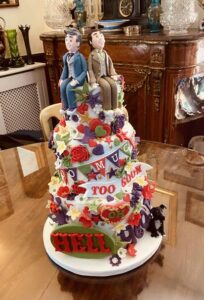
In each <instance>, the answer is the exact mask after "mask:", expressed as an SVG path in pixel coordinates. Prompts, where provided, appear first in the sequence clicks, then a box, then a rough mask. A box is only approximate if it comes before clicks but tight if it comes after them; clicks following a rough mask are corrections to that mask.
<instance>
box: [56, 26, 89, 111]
mask: <svg viewBox="0 0 204 300" xmlns="http://www.w3.org/2000/svg"><path fill="white" fill-rule="evenodd" d="M65 33H66V36H65V44H66V48H67V50H68V52H67V53H65V55H64V56H63V70H62V74H61V76H60V80H59V87H60V95H61V101H62V106H63V107H62V108H63V110H67V109H68V108H69V109H74V108H76V102H75V92H74V89H75V88H76V87H78V86H82V85H83V84H84V81H85V79H86V76H87V63H86V60H85V58H84V56H83V55H82V54H81V53H79V51H78V50H79V47H80V44H81V34H80V32H79V31H78V30H77V29H75V28H69V29H68V30H67V31H65Z"/></svg>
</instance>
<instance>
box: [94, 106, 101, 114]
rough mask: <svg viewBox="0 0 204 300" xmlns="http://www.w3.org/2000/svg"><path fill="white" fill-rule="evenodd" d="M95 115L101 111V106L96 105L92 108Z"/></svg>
mask: <svg viewBox="0 0 204 300" xmlns="http://www.w3.org/2000/svg"><path fill="white" fill-rule="evenodd" d="M93 110H94V111H95V113H97V114H99V113H100V112H101V111H102V110H103V109H102V105H101V104H96V105H95V107H94V108H93Z"/></svg>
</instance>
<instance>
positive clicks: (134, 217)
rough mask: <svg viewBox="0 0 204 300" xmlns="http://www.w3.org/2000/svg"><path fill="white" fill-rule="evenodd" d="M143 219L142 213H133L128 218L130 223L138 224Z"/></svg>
mask: <svg viewBox="0 0 204 300" xmlns="http://www.w3.org/2000/svg"><path fill="white" fill-rule="evenodd" d="M140 219H141V215H140V214H131V215H130V216H129V218H128V224H129V225H134V226H138V225H139V222H140Z"/></svg>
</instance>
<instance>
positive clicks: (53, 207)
mask: <svg viewBox="0 0 204 300" xmlns="http://www.w3.org/2000/svg"><path fill="white" fill-rule="evenodd" d="M50 211H51V212H52V213H53V214H55V213H58V212H60V208H59V206H58V205H57V204H56V203H54V202H51V203H50Z"/></svg>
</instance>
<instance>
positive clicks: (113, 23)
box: [97, 19, 129, 29]
mask: <svg viewBox="0 0 204 300" xmlns="http://www.w3.org/2000/svg"><path fill="white" fill-rule="evenodd" d="M128 21H129V19H120V20H119V19H118V20H101V21H98V22H97V24H98V25H100V26H103V27H105V28H109V29H110V28H113V29H114V28H117V27H119V26H121V25H123V24H124V23H126V22H128Z"/></svg>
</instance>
